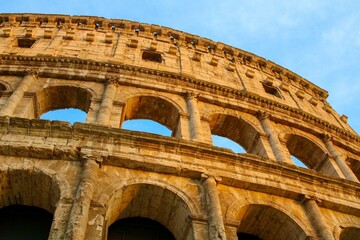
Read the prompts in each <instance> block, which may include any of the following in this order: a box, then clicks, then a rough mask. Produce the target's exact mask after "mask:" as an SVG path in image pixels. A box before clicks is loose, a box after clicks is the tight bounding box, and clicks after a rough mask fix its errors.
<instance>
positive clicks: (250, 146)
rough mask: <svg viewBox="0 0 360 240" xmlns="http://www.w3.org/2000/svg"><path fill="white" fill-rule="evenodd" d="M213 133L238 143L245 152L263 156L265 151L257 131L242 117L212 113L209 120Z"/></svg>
mask: <svg viewBox="0 0 360 240" xmlns="http://www.w3.org/2000/svg"><path fill="white" fill-rule="evenodd" d="M210 129H211V133H212V134H213V135H217V136H221V137H225V138H228V139H230V140H232V141H234V142H236V143H237V144H239V145H240V146H241V147H242V148H243V149H244V150H245V151H246V152H247V153H253V154H257V155H260V156H265V155H266V152H265V149H264V146H263V144H262V142H261V139H260V135H259V134H258V131H257V130H256V129H255V128H254V126H252V125H251V124H250V123H248V122H247V121H245V120H244V119H242V118H238V117H234V116H231V115H225V114H214V115H213V116H212V117H211V120H210Z"/></svg>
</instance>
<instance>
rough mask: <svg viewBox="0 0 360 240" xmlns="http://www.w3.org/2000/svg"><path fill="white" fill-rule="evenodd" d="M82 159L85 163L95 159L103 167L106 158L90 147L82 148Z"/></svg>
mask: <svg viewBox="0 0 360 240" xmlns="http://www.w3.org/2000/svg"><path fill="white" fill-rule="evenodd" d="M80 160H81V161H82V162H84V163H86V162H91V161H93V162H94V163H96V164H99V167H101V164H102V162H103V160H104V159H103V157H102V156H101V154H100V153H99V152H92V151H91V150H88V149H81V150H80Z"/></svg>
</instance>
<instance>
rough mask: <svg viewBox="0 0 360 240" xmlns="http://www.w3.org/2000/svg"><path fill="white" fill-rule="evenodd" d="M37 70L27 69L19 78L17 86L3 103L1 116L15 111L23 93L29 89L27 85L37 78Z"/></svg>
mask: <svg viewBox="0 0 360 240" xmlns="http://www.w3.org/2000/svg"><path fill="white" fill-rule="evenodd" d="M37 77H38V75H37V72H36V71H34V70H29V71H27V73H26V75H25V76H24V78H23V79H22V80H21V82H20V84H19V85H18V86H17V88H16V90H15V91H14V92H13V93H12V94H11V96H10V97H9V98H8V100H7V102H6V103H5V105H4V106H3V107H2V109H1V111H0V115H1V116H6V115H12V114H13V113H14V112H15V109H16V107H17V106H18V105H19V103H20V102H21V100H22V98H23V96H24V93H25V92H26V91H27V90H28V89H29V86H30V85H31V84H32V83H33V81H34V80H35V79H37Z"/></svg>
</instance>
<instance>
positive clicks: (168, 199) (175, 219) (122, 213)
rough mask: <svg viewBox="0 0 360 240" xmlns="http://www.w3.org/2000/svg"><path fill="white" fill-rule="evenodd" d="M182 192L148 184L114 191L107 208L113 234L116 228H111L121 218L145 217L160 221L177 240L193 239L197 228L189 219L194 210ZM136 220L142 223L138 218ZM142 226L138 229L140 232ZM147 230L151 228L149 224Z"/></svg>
mask: <svg viewBox="0 0 360 240" xmlns="http://www.w3.org/2000/svg"><path fill="white" fill-rule="evenodd" d="M179 192H180V191H179ZM179 192H176V193H175V192H173V191H172V190H170V189H168V188H166V187H162V186H157V185H152V184H146V183H139V184H131V185H126V186H124V187H122V188H120V189H118V190H117V191H116V192H115V193H114V198H112V199H111V200H110V201H109V207H108V209H107V210H106V216H107V224H106V227H107V229H108V233H109V236H110V234H112V233H111V232H112V231H113V230H111V229H110V228H112V225H113V224H114V223H116V222H117V221H119V219H130V218H135V219H136V218H139V217H141V218H145V219H151V220H150V221H152V220H154V221H156V222H157V225H158V224H160V225H162V226H163V227H164V228H166V229H167V231H169V232H171V234H172V236H173V237H175V238H176V239H193V238H194V236H193V231H194V229H193V225H192V222H191V219H190V218H189V216H190V215H191V210H190V208H189V205H188V203H187V202H185V201H184V199H183V198H182V197H180V195H181V194H179ZM115 196H116V198H115ZM120 221H121V220H120ZM135 223H136V224H139V222H138V221H135ZM140 223H141V222H140ZM132 224H134V223H132ZM141 226H144V225H141ZM141 229H142V228H138V230H139V231H140V230H141ZM144 229H147V226H145V227H144ZM166 236H168V234H166ZM109 239H110V238H109ZM120 239H121V238H120ZM130 239H131V238H130ZM137 239H143V238H140V237H139V238H137ZM144 239H148V238H144ZM150 239H156V238H150ZM161 239H162V238H161ZM170 239H174V238H170Z"/></svg>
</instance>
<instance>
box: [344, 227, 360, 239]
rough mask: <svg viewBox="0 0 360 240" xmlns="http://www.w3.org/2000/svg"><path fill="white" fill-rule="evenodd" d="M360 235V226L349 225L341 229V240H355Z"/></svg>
mask: <svg viewBox="0 0 360 240" xmlns="http://www.w3.org/2000/svg"><path fill="white" fill-rule="evenodd" d="M359 236H360V228H356V227H347V228H345V229H343V230H342V231H341V234H340V240H354V239H358V238H359Z"/></svg>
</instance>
